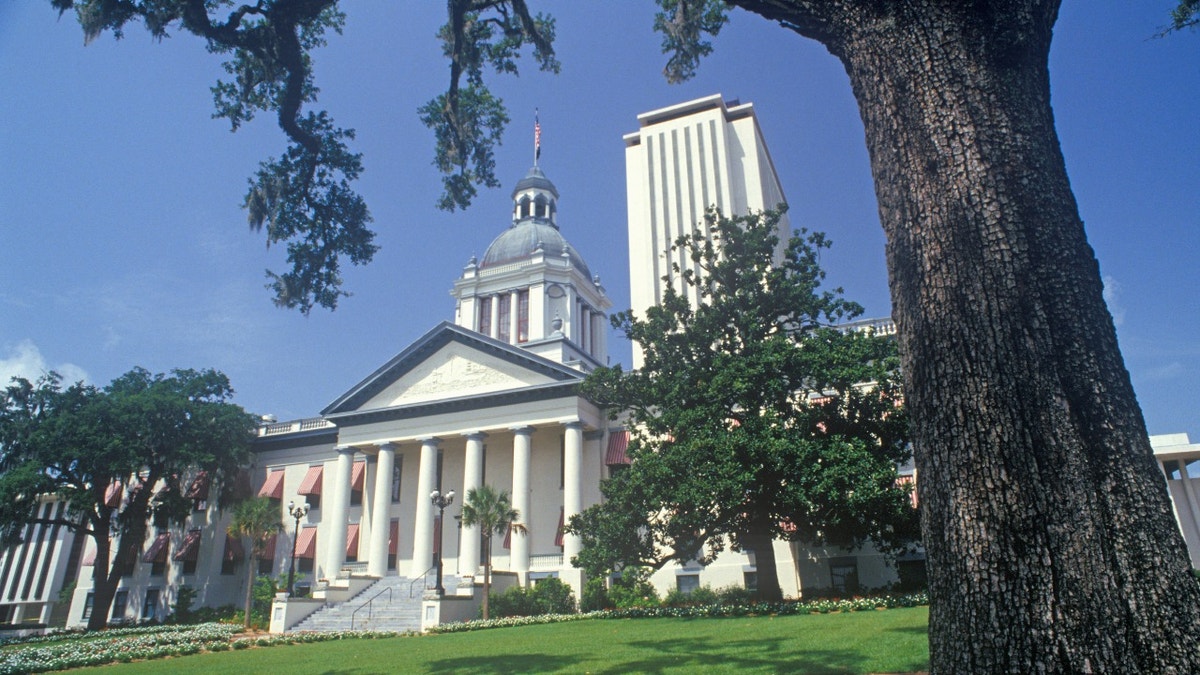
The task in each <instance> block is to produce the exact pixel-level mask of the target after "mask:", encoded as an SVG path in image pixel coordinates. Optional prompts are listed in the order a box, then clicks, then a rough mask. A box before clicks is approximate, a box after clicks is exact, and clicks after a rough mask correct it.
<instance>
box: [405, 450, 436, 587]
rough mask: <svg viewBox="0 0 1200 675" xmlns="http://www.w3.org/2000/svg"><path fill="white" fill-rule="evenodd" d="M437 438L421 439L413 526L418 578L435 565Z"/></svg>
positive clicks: (414, 575)
mask: <svg viewBox="0 0 1200 675" xmlns="http://www.w3.org/2000/svg"><path fill="white" fill-rule="evenodd" d="M439 442H440V439H437V438H422V439H421V468H420V470H419V472H418V474H417V509H416V510H417V520H416V526H415V527H414V528H413V557H412V570H411V572H410V573H409V576H410V577H412V578H414V579H416V578H417V577H419V576H421V575H422V574H424V573H425V572H426V570H428V569H429V568H430V567H432V566H433V503H432V502H430V501H429V494H430V493H431V492H433V491H434V489H435V488H436V487H437V485H436V483H437V455H438V443H439Z"/></svg>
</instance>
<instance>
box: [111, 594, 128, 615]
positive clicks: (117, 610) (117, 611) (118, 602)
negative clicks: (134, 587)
mask: <svg viewBox="0 0 1200 675" xmlns="http://www.w3.org/2000/svg"><path fill="white" fill-rule="evenodd" d="M128 606H129V591H126V590H120V591H117V595H116V597H114V598H113V605H112V618H114V619H118V620H120V619H124V618H125V610H126V608H127V607H128Z"/></svg>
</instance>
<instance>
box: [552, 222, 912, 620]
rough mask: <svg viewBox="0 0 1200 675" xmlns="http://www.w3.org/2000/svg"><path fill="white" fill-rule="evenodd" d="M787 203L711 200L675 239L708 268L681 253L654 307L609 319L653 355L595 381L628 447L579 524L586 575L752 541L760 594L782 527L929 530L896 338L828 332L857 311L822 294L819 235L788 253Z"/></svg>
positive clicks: (842, 532)
mask: <svg viewBox="0 0 1200 675" xmlns="http://www.w3.org/2000/svg"><path fill="white" fill-rule="evenodd" d="M779 216H780V213H779V212H767V213H763V214H758V215H753V216H747V217H741V218H722V217H719V216H718V215H717V214H716V213H709V214H708V216H707V217H706V221H707V224H708V228H707V229H708V231H709V232H710V233H711V236H706V234H705V232H704V231H701V230H700V229H695V230H694V231H693V232H692V234H690V235H685V236H683V237H681V238H680V239H679V240H678V241H676V242H675V244H674V250H675V251H676V252H677V253H676V254H675V255H678V256H680V257H682V258H687V259H689V260H690V261H691V262H692V263H693V264H694V265H695V267H694V268H691V269H680V268H679V266H678V265H675V266H674V269H673V270H672V271H671V273H670V274H668V275H667V277H666V279H667V280H670V279H675V280H676V284H668V285H667V286H666V291H665V292H664V295H663V299H662V301H661V302H660V303H659V304H658V305H657V306H655V307H652V308H650V309H649V310H648V311H647V312H646V316H645V317H641V316H636V315H635V314H634V313H632V312H621V313H619V314H617V315H616V316H615V317H613V325H614V326H616V327H617V328H619V329H620V330H621V331H622V332H624V333H625V335H626V337H628V338H629V339H630V340H632V341H633V342H634V343H635V344H636V345H637V346H638V347H639V348H640V349H641V350H642V352H643V355H644V365H643V366H642V368H641V369H640V370H635V371H632V372H625V371H624V370H623V369H622V368H621V366H614V367H611V368H600V369H597V370H596V371H595V372H594V373H592V374H591V375H590V376H589V377H588V379H587V381H586V382H585V383H584V385H583V391H584V393H585V394H586V395H587V396H588V397H589V398H591V399H592V400H594V401H595V402H597V403H598V404H600V405H603V406H605V407H607V408H608V410H609V412H610V414H611V415H612V416H613V417H614V419H617V418H619V416H626V415H627V416H628V425H629V427H630V434H631V437H630V447H629V452H630V458H631V460H632V465H631V466H630V467H629V468H628V469H627V470H625V471H622V472H620V473H618V474H616V475H615V476H614V477H613V478H612V479H610V480H608V481H606V482H605V483H604V484H603V485H602V487H601V490H602V492H603V493H604V497H605V499H604V501H603V502H602V503H600V504H598V505H596V506H593V507H591V508H589V509H587V510H586V511H585V512H584V513H583V514H581V515H580V516H579V517H578V518H577V519H573V520H572V523H571V529H572V531H575V532H578V533H579V534H580V535H581V536H582V539H583V551H582V553H581V554H580V556H579V558H578V560H577V563H578V564H579V565H581V566H582V567H584V568H585V569H586V570H587V571H588V573H589V574H591V575H602V574H606V573H608V572H611V571H614V570H619V569H621V568H623V567H629V566H647V567H650V568H655V569H657V568H660V567H662V566H663V565H665V564H666V563H668V562H672V561H674V562H679V563H685V562H688V561H690V560H698V561H700V562H701V563H702V564H707V563H709V562H712V561H713V560H714V559H715V558H716V556H717V555H718V554H719V553H720V552H721V551H723V550H724V549H725V547H726V542H727V541H731V542H732V544H733V546H734V547H735V548H738V549H741V550H752V551H753V552H754V556H755V561H756V564H757V567H758V576H759V582H758V593H759V595H760V597H761V598H762V599H764V600H778V599H779V598H780V597H781V595H782V594H781V591H780V586H779V580H778V576H777V574H776V561H775V554H774V547H773V545H772V542H774V541H775V540H776V539H790V540H796V541H801V542H804V543H807V544H818V545H823V544H835V545H848V546H853V545H857V544H859V543H861V542H862V541H863V540H865V539H868V538H870V539H872V540H874V541H875V542H876V543H877V544H878V545H880V546H882V547H892V546H897V545H901V544H902V542H903V540H904V538H905V537H913V536H915V527H916V512H915V510H914V509H913V508H912V506H911V503H910V502H909V500H908V492H907V490H905V489H902V488H900V487H897V485H896V465H897V464H898V463H901V462H904V461H906V460H907V459H908V457H909V452H908V449H907V447H906V442H905V429H906V425H907V418H906V417H905V415H904V409H903V407H902V406H900V405H899V400H900V394H899V386H898V384H897V383H896V382H895V381H894V379H893V372H894V370H895V368H896V367H897V363H898V359H897V357H896V345H895V342H894V341H893V340H891V339H888V338H885V337H879V336H874V335H872V334H869V333H865V332H843V331H840V330H838V329H836V328H833V327H831V325H832V324H834V323H836V322H838V321H840V320H843V319H848V318H853V317H855V316H857V315H858V314H859V313H860V312H861V309H860V308H859V306H858V305H856V304H854V303H852V302H848V301H846V300H844V299H842V297H841V295H840V289H838V290H833V291H826V290H821V282H822V279H823V278H824V276H825V274H824V271H822V270H821V267H820V264H819V256H820V251H821V249H823V248H826V247H827V246H828V245H829V244H828V242H827V241H826V240H825V238H824V236H823V235H821V234H817V233H812V234H807V235H804V234H803V233H797V235H796V236H794V237H792V238H791V240H790V241H789V242H788V244H787V247H786V249H785V250H786V253H785V254H784V256H783V260H782V262H781V263H779V262H778V261H777V252H778V251H779V250H780V247H779V245H780V241H779V237H778V235H777V234H776V232H777V231H778V229H777V227H778V223H779ZM689 298H699V301H698V302H693V301H690V300H689ZM864 383H870V385H869V386H864Z"/></svg>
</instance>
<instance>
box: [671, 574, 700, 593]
mask: <svg viewBox="0 0 1200 675" xmlns="http://www.w3.org/2000/svg"><path fill="white" fill-rule="evenodd" d="M675 588H678V589H679V592H680V593H683V594H685V595H691V594H692V591H694V590H696V589H697V588H700V575H699V574H677V575H675Z"/></svg>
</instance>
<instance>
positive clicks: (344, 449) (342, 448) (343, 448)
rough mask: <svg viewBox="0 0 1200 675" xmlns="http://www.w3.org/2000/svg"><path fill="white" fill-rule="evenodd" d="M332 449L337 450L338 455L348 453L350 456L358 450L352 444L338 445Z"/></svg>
mask: <svg viewBox="0 0 1200 675" xmlns="http://www.w3.org/2000/svg"><path fill="white" fill-rule="evenodd" d="M334 450H337V453H338V454H339V455H344V454H348V455H350V456H354V453H355V452H358V449H357V448H355V447H354V446H353V445H339V446H337V447H336V448H334Z"/></svg>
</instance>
